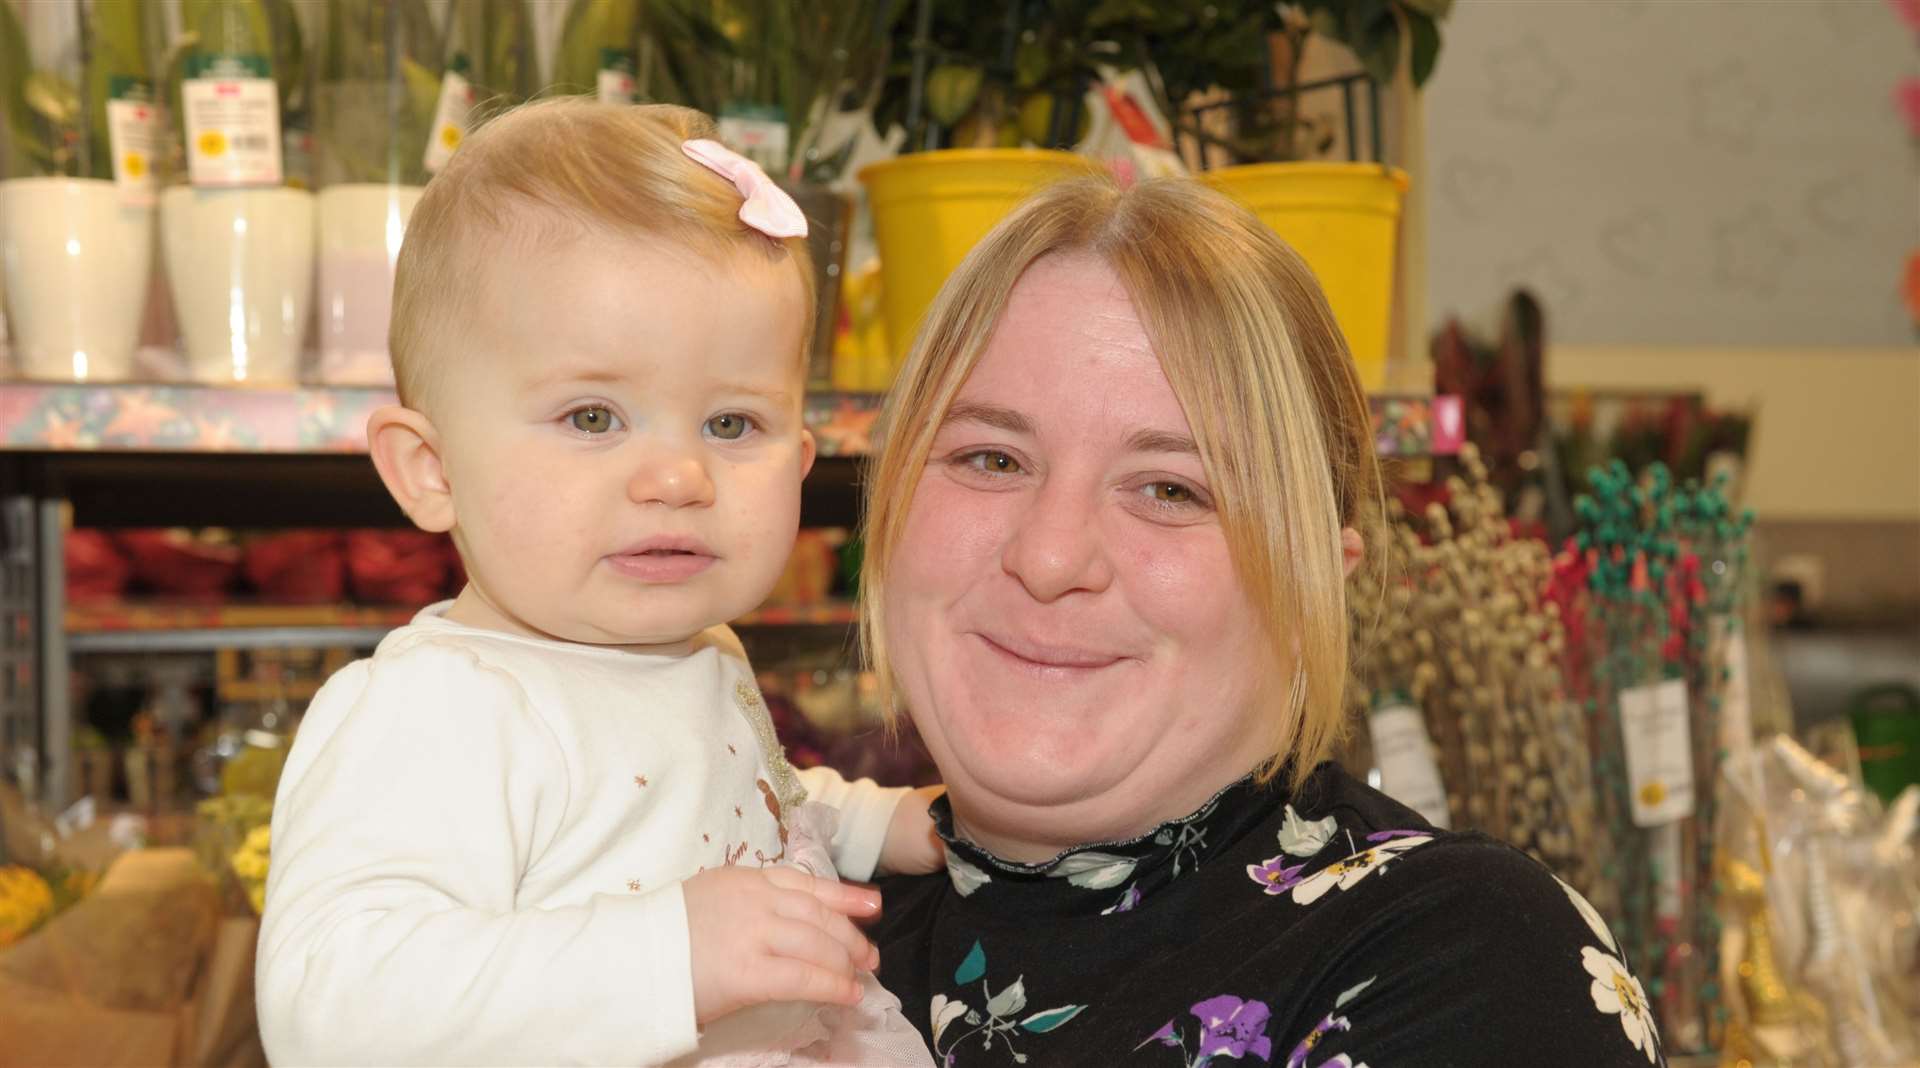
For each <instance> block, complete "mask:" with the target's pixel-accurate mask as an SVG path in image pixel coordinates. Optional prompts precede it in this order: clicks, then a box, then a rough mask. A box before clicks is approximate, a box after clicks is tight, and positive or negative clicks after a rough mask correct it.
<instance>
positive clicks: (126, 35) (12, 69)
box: [0, 0, 153, 178]
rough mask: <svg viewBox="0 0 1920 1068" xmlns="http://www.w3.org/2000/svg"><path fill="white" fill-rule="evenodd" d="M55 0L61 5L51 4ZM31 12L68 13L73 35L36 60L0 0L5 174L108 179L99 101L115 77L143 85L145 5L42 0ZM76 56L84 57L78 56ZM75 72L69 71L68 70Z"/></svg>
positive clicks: (147, 75)
mask: <svg viewBox="0 0 1920 1068" xmlns="http://www.w3.org/2000/svg"><path fill="white" fill-rule="evenodd" d="M55 2H59V3H60V4H61V7H60V8H59V9H55V8H54V6H53V5H54V3H55ZM42 3H43V4H44V6H41V7H38V8H37V9H36V10H35V15H36V16H37V17H39V18H48V19H52V20H56V21H57V20H60V19H62V17H63V16H70V20H69V24H70V25H71V26H73V27H74V28H75V30H76V31H77V34H76V36H75V39H74V40H72V42H71V47H70V48H67V49H62V50H61V54H60V55H55V56H46V57H41V59H42V65H40V66H38V67H36V66H35V64H34V58H35V57H34V56H33V54H32V50H31V49H30V48H29V46H28V40H27V31H26V27H25V26H24V25H23V24H22V23H21V21H20V19H19V16H18V15H17V13H16V12H15V11H14V10H13V7H12V6H11V5H10V4H8V3H5V2H0V118H4V120H5V136H6V139H7V149H8V151H7V152H6V164H7V166H6V171H5V176H6V177H10V178H12V177H25V176H31V175H50V176H51V175H62V176H66V177H74V178H112V177H113V153H112V149H111V147H110V142H109V140H108V136H107V101H108V100H109V99H111V95H112V92H113V89H114V86H115V83H116V81H122V80H126V79H137V80H140V81H143V82H146V83H147V84H149V85H151V83H152V78H153V70H152V51H151V49H152V43H151V36H150V33H149V20H148V11H147V9H146V7H145V5H141V4H132V3H92V4H82V3H81V2H80V0H42ZM82 57H84V64H83V63H82ZM76 73H77V78H76V77H75V75H76Z"/></svg>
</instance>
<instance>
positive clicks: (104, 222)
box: [0, 0, 158, 381]
mask: <svg viewBox="0 0 1920 1068" xmlns="http://www.w3.org/2000/svg"><path fill="white" fill-rule="evenodd" d="M150 17H151V11H150V10H149V9H148V8H147V7H146V5H138V4H124V3H101V2H93V3H83V2H82V0H36V2H31V3H23V4H19V5H15V4H13V3H11V2H10V0H0V140H4V141H5V142H6V151H5V153H4V155H5V160H6V164H5V171H4V172H0V178H4V180H0V260H3V261H4V268H5V269H4V276H5V281H6V285H5V289H6V292H7V294H8V300H9V303H8V311H9V315H8V316H7V318H8V320H9V321H10V324H11V330H12V336H13V350H14V353H15V356H16V358H17V360H18V364H19V368H20V370H21V371H22V372H23V373H24V374H25V375H26V376H27V377H30V378H42V379H64V380H69V381H102V380H105V381H111V380H115V379H124V378H126V377H128V376H129V375H130V373H131V372H132V368H133V354H134V348H135V345H136V343H137V341H138V338H139V331H140V320H141V315H142V312H143V311H144V310H145V307H146V299H147V284H148V278H149V274H150V268H151V263H152V247H153V194H152V187H151V186H152V181H153V171H154V167H155V164H156V161H155V160H154V159H153V146H152V144H151V140H152V137H151V130H152V129H153V128H154V127H155V126H157V119H158V113H157V111H156V110H155V108H154V102H153V99H152V85H153V83H152V75H153V71H152V57H151V54H150V41H151V36H150V34H149V28H150V27H149V19H150ZM116 148H118V149H119V151H118V152H117V153H116V151H115V149H116Z"/></svg>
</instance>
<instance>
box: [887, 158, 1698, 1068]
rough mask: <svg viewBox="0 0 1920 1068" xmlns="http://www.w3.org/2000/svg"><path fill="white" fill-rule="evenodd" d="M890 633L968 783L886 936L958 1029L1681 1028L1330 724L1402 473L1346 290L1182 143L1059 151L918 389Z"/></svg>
mask: <svg viewBox="0 0 1920 1068" xmlns="http://www.w3.org/2000/svg"><path fill="white" fill-rule="evenodd" d="M883 426H884V431H883V432H884V434H885V438H884V444H883V446H882V449H881V452H880V455H879V457H878V458H877V463H876V465H875V468H874V472H873V477H872V480H871V485H870V486H869V501H868V513H867V515H868V531H867V564H866V566H867V571H866V573H865V576H864V578H863V586H862V591H861V597H862V608H863V610H864V612H865V637H866V641H867V644H868V650H869V653H870V655H871V656H872V658H873V660H874V662H875V664H876V665H877V666H878V668H879V669H880V671H881V677H882V678H883V679H887V680H889V684H890V685H891V686H892V687H893V688H894V690H893V693H894V696H895V697H896V698H897V699H898V700H899V701H900V703H902V704H904V705H905V707H906V708H907V709H909V710H910V711H911V714H912V716H913V719H914V723H915V725H916V726H917V727H918V729H919V731H920V733H921V735H922V736H923V737H924V739H925V740H926V743H927V745H928V747H929V749H930V751H931V752H932V754H933V756H934V758H935V760H936V761H937V762H938V764H939V766H940V769H941V772H942V774H943V777H944V778H945V780H946V782H947V785H948V789H949V794H948V797H947V798H946V799H943V800H941V801H939V802H936V804H935V807H934V815H935V820H936V824H937V826H938V828H939V831H940V834H941V836H942V838H943V839H944V840H945V843H946V847H947V853H948V865H947V872H946V873H945V874H944V875H931V876H918V877H912V878H904V879H897V880H893V881H892V882H890V883H887V884H883V890H884V895H885V899H886V913H887V914H886V917H885V919H884V920H883V921H882V923H881V925H880V927H879V928H877V930H876V939H877V941H878V942H879V944H880V947H881V957H882V970H881V975H882V976H883V979H884V981H885V982H886V983H887V985H888V986H889V988H891V989H892V990H894V991H895V992H896V993H898V994H899V995H900V997H901V1000H902V1001H903V1002H904V1003H905V1005H906V1010H907V1013H908V1016H909V1018H911V1019H913V1020H914V1021H915V1024H916V1026H918V1027H919V1028H920V1029H921V1031H922V1032H923V1034H924V1035H925V1037H926V1038H927V1040H928V1041H929V1042H930V1043H931V1045H932V1046H933V1049H934V1054H935V1059H936V1060H938V1061H941V1062H942V1063H945V1064H948V1065H954V1066H969V1065H982V1064H1012V1063H1032V1064H1038V1065H1049V1066H1051V1065H1060V1064H1100V1065H1106V1064H1117V1063H1126V1064H1136V1063H1137V1064H1143V1065H1197V1064H1201V1063H1204V1062H1208V1061H1214V1062H1218V1061H1219V1060H1221V1059H1224V1058H1234V1059H1239V1060H1247V1061H1260V1062H1265V1063H1270V1064H1282V1063H1284V1064H1286V1065H1288V1066H1289V1068H1294V1066H1299V1065H1308V1066H1316V1068H1317V1066H1320V1065H1328V1064H1333V1065H1343V1066H1351V1065H1357V1064H1362V1063H1365V1064H1371V1065H1373V1066H1374V1068H1388V1066H1392V1065H1419V1066H1426V1065H1446V1064H1488V1065H1559V1064H1567V1065H1576V1064H1577V1065H1582V1066H1591V1065H1615V1064H1619V1065H1627V1064H1652V1063H1660V1061H1661V1054H1660V1049H1659V1040H1658V1037H1657V1036H1656V1034H1655V1032H1654V1027H1653V1023H1652V1020H1651V1016H1650V1012H1649V1008H1648V1005H1647V1000H1646V995H1645V993H1644V992H1643V990H1642V989H1641V987H1640V984H1639V983H1638V982H1637V981H1635V980H1634V979H1633V978H1632V977H1631V976H1630V974H1629V973H1628V972H1627V969H1626V967H1625V965H1623V964H1622V963H1621V961H1620V954H1619V951H1618V949H1617V947H1616V943H1615V942H1614V940H1613V937H1612V936H1611V935H1610V934H1609V933H1608V932H1607V930H1606V928H1605V927H1604V925H1603V924H1602V923H1601V921H1600V920H1599V918H1598V916H1597V915H1596V914H1595V913H1594V912H1593V910H1592V909H1591V907H1590V906H1588V905H1587V903H1586V902H1585V901H1584V900H1582V899H1580V898H1579V897H1578V895H1576V894H1575V893H1574V892H1573V891H1572V890H1570V889H1568V888H1566V887H1565V886H1563V885H1562V884H1560V883H1558V882H1557V881H1556V880H1555V879H1554V878H1553V876H1551V875H1550V874H1548V873H1547V872H1546V871H1545V870H1544V869H1542V868H1541V867H1539V866H1538V865H1536V864H1535V863H1533V862H1532V861H1531V860H1529V859H1527V858H1526V857H1524V856H1522V855H1521V854H1519V853H1518V852H1515V851H1513V850H1512V849H1510V848H1508V847H1506V846H1504V845H1501V844H1498V843H1496V842H1493V841H1491V840H1489V839H1486V838H1484V837H1480V836H1475V835H1455V834H1448V833H1446V832H1443V831H1437V830H1435V829H1434V828H1432V827H1430V826H1429V825H1427V824H1426V823H1425V822H1423V821H1422V820H1421V819H1420V818H1419V817H1418V816H1416V815H1415V814H1414V813H1412V812H1411V811H1409V810H1408V809H1406V808H1404V807H1402V806H1400V805H1398V804H1396V803H1394V802H1393V801H1391V800H1389V799H1388V798H1386V797H1385V796H1383V795H1381V794H1379V793H1377V792H1375V791H1373V790H1370V789H1368V788H1366V787H1365V786H1363V785H1361V784H1359V783H1357V782H1355V781H1354V780H1352V779H1351V778H1349V777H1348V776H1346V775H1345V774H1344V773H1343V772H1342V771H1341V770H1340V769H1339V768H1338V766H1337V765H1334V764H1332V763H1322V760H1323V758H1324V757H1325V756H1326V755H1327V753H1328V751H1329V749H1330V747H1331V745H1332V744H1333V741H1334V739H1335V737H1336V735H1337V734H1338V733H1339V729H1340V727H1339V719H1340V708H1341V704H1340V690H1341V685H1342V682H1343V680H1344V678H1345V674H1346V642H1347V632H1346V618H1347V617H1346V611H1345V608H1344V604H1343V584H1344V583H1343V580H1344V576H1345V575H1346V573H1348V572H1349V571H1351V569H1352V568H1354V567H1355V566H1356V565H1358V564H1359V563H1360V562H1361V561H1362V557H1363V555H1364V546H1363V542H1362V538H1361V537H1360V535H1359V534H1358V533H1356V531H1360V530H1367V529H1371V528H1372V526H1373V524H1371V523H1370V522H1369V519H1370V518H1372V517H1373V516H1375V515H1376V513H1377V503H1378V498H1379V494H1380V490H1379V482H1378V475H1377V472H1376V468H1375V464H1374V460H1373V453H1372V441H1371V431H1370V427H1369V423H1368V416H1367V408H1366V402H1365V398H1364V396H1363V395H1362V393H1361V390H1360V386H1359V383H1358V380H1357V378H1356V376H1355V373H1354V369H1353V365H1352V361H1351V359H1350V358H1349V356H1348V353H1347V350H1346V346H1345V343H1344V341H1343V340H1342V339H1341V336H1340V333H1339V330H1338V329H1337V327H1336V326H1335V325H1334V321H1333V318H1332V315H1331V313H1330V312H1329V311H1328V308H1327V304H1326V301H1325V298H1324V297H1323V296H1322V295H1321V293H1320V291H1319V288H1318V286H1317V284H1316V283H1315V282H1314V280H1313V276H1312V274H1311V273H1310V272H1309V271H1308V270H1307V268H1306V266H1305V265H1304V264H1303V263H1302V262H1301V261H1300V259H1299V258H1298V257H1297V256H1296V255H1295V254H1294V253H1293V252H1292V251H1291V250H1290V249H1288V248H1287V247H1286V245H1285V244H1284V243H1283V242H1281V241H1280V240H1279V239H1278V238H1276V237H1275V236H1274V235H1273V234H1272V233H1271V232H1269V231H1268V230H1266V229H1265V228H1264V227H1262V226H1261V225H1260V223H1259V222H1258V221H1257V220H1256V219H1254V218H1253V217H1252V216H1251V215H1249V214H1248V213H1246V212H1245V211H1243V210H1241V209H1240V208H1238V207H1235V206H1234V205H1232V204H1231V203H1229V202H1228V201H1226V200H1224V199H1223V198H1221V197H1220V196H1219V195H1217V194H1214V193H1211V192H1208V191H1206V190H1204V189H1203V188H1201V187H1199V186H1197V185H1194V184H1191V183H1185V182H1174V183H1149V184H1146V185H1142V186H1138V187H1135V188H1133V189H1131V190H1127V191H1121V190H1120V189H1118V188H1116V187H1114V186H1112V185H1111V184H1108V183H1105V182H1102V181H1097V180H1089V181H1086V182H1082V183H1076V184H1071V185H1064V186H1058V187H1055V188H1053V189H1050V190H1048V191H1046V192H1044V193H1042V194H1040V195H1038V196H1037V197H1036V198H1035V199H1033V200H1032V201H1030V202H1029V203H1027V204H1026V205H1025V206H1023V207H1022V208H1021V209H1020V210H1019V211H1017V212H1016V213H1015V214H1014V215H1013V216H1012V217H1011V218H1009V219H1008V220H1006V221H1005V222H1004V223H1003V224H1001V225H1000V226H999V227H998V228H997V229H996V230H995V231H994V232H993V233H992V234H990V235H989V236H988V237H987V238H986V240H985V241H984V242H983V243H982V244H981V245H980V246H979V247H978V248H977V249H975V251H974V252H973V254H972V255H970V256H969V257H968V258H967V260H966V262H965V263H964V264H962V265H961V267H960V269H959V270H958V272H957V273H956V274H955V275H954V277H953V278H952V279H951V280H949V281H948V283H947V286H946V288H945V290H944V291H943V292H942V294H941V297H940V299H939V301H938V302H937V303H936V304H935V306H934V307H933V309H932V310H931V312H930V313H929V316H928V320H927V323H926V325H925V327H924V328H923V330H922V332H921V335H920V338H919V341H918V344H917V345H916V347H915V351H914V353H913V356H912V358H911V359H910V360H909V362H908V364H907V366H906V368H905V369H904V370H903V372H902V374H901V378H900V380H899V383H898V384H897V385H896V387H895V390H894V393H893V396H892V397H891V398H890V400H889V402H888V408H887V411H886V413H885V416H884V424H883Z"/></svg>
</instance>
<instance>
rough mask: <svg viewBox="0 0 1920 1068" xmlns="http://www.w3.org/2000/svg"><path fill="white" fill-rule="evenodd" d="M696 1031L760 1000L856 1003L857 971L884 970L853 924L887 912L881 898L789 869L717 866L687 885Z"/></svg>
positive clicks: (685, 893) (871, 945)
mask: <svg viewBox="0 0 1920 1068" xmlns="http://www.w3.org/2000/svg"><path fill="white" fill-rule="evenodd" d="M681 891H682V893H683V894H684V896H685V898H686V902H687V937H688V942H689V948H690V950H691V953H692V956H693V1014H694V1018H695V1021H696V1022H697V1023H698V1025H699V1026H701V1027H705V1026H706V1025H707V1024H709V1023H711V1022H713V1021H714V1020H717V1019H719V1018H720V1017H722V1016H725V1015H727V1014H728V1013H730V1012H733V1011H735V1010H736V1009H743V1008H746V1007H747V1006H749V1005H757V1004H759V1003H761V1002H763V1001H816V1002H837V1003H839V1004H842V1005H852V1004H854V1003H855V1002H857V1001H859V1000H860V983H859V981H858V979H857V978H856V977H855V973H856V972H857V971H860V970H869V971H870V970H872V969H874V968H876V967H879V965H880V953H879V951H878V950H876V949H874V948H873V943H871V942H868V941H867V939H866V937H865V936H864V935H862V934H861V933H860V932H859V931H858V930H856V929H855V928H854V926H853V924H852V923H850V922H848V920H847V917H848V916H859V917H861V918H863V919H864V918H866V917H868V916H872V915H875V914H877V913H878V912H879V911H880V895H879V893H878V892H877V891H874V890H869V889H865V888H862V887H856V886H848V885H846V884H844V883H838V882H833V881H831V880H827V879H816V878H814V877H813V876H811V875H808V874H806V873H805V872H801V871H795V870H794V869H792V868H714V869H711V870H709V871H703V872H701V873H700V874H698V875H696V876H694V877H693V878H691V879H688V880H687V881H686V882H685V883H683V884H681Z"/></svg>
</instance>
